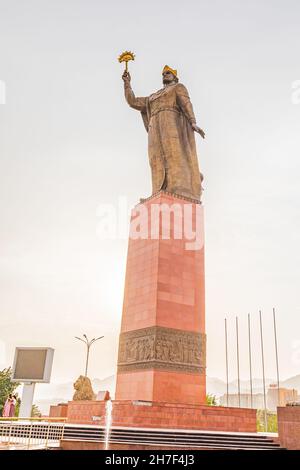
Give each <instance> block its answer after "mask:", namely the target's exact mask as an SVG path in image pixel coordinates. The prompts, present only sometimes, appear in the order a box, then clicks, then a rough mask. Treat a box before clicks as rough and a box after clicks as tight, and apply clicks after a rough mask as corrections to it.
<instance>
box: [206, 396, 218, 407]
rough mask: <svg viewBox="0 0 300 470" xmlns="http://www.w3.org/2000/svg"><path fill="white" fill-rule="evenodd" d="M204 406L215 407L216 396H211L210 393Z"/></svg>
mask: <svg viewBox="0 0 300 470" xmlns="http://www.w3.org/2000/svg"><path fill="white" fill-rule="evenodd" d="M206 404H207V405H208V406H217V404H218V403H217V397H216V395H212V394H211V393H208V394H207V395H206Z"/></svg>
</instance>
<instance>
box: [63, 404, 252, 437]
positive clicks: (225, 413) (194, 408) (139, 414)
mask: <svg viewBox="0 0 300 470" xmlns="http://www.w3.org/2000/svg"><path fill="white" fill-rule="evenodd" d="M112 405H113V406H112V426H113V427H114V426H116V427H117V426H121V427H138V428H159V429H164V428H165V429H191V430H193V429H194V430H207V431H227V432H256V410H254V409H249V408H226V407H221V406H205V405H189V404H175V403H160V402H142V401H129V400H128V401H125V400H124V401H117V400H116V401H113V402H112ZM67 422H69V423H76V424H98V425H103V426H105V403H104V402H97V401H85V402H79V401H78V402H76V401H75V402H74V401H73V402H69V404H68V419H67Z"/></svg>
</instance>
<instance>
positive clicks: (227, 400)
mask: <svg viewBox="0 0 300 470" xmlns="http://www.w3.org/2000/svg"><path fill="white" fill-rule="evenodd" d="M225 358H226V403H227V406H229V405H228V403H229V397H228V392H229V382H228V346H227V319H226V318H225Z"/></svg>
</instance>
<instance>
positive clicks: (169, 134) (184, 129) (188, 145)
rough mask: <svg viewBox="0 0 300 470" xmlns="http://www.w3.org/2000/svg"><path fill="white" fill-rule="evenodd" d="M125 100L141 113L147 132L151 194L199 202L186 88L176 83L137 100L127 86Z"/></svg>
mask: <svg viewBox="0 0 300 470" xmlns="http://www.w3.org/2000/svg"><path fill="white" fill-rule="evenodd" d="M125 98H126V100H127V102H128V104H129V106H131V107H132V108H134V109H136V110H138V111H140V112H141V113H142V118H143V121H144V125H145V128H146V130H147V132H148V153H149V162H150V167H151V171H152V192H153V193H156V192H157V191H159V190H161V189H164V190H166V191H169V192H171V193H174V194H179V195H182V196H186V197H190V198H193V199H197V200H200V197H201V175H200V172H199V166H198V159H197V152H196V142H195V135H194V131H193V129H192V126H191V124H192V123H196V119H195V115H194V112H193V106H192V103H191V101H190V98H189V94H188V91H187V89H186V87H185V86H184V85H182V84H181V83H176V84H172V85H168V86H166V87H165V88H163V89H161V90H159V91H157V92H156V93H154V94H152V95H150V96H149V97H145V98H136V97H135V95H134V93H133V91H132V89H131V87H130V84H129V83H126V84H125Z"/></svg>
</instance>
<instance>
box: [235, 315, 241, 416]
mask: <svg viewBox="0 0 300 470" xmlns="http://www.w3.org/2000/svg"><path fill="white" fill-rule="evenodd" d="M235 331H236V361H237V377H238V395H239V408H240V407H241V384H240V351H239V324H238V317H235Z"/></svg>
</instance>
